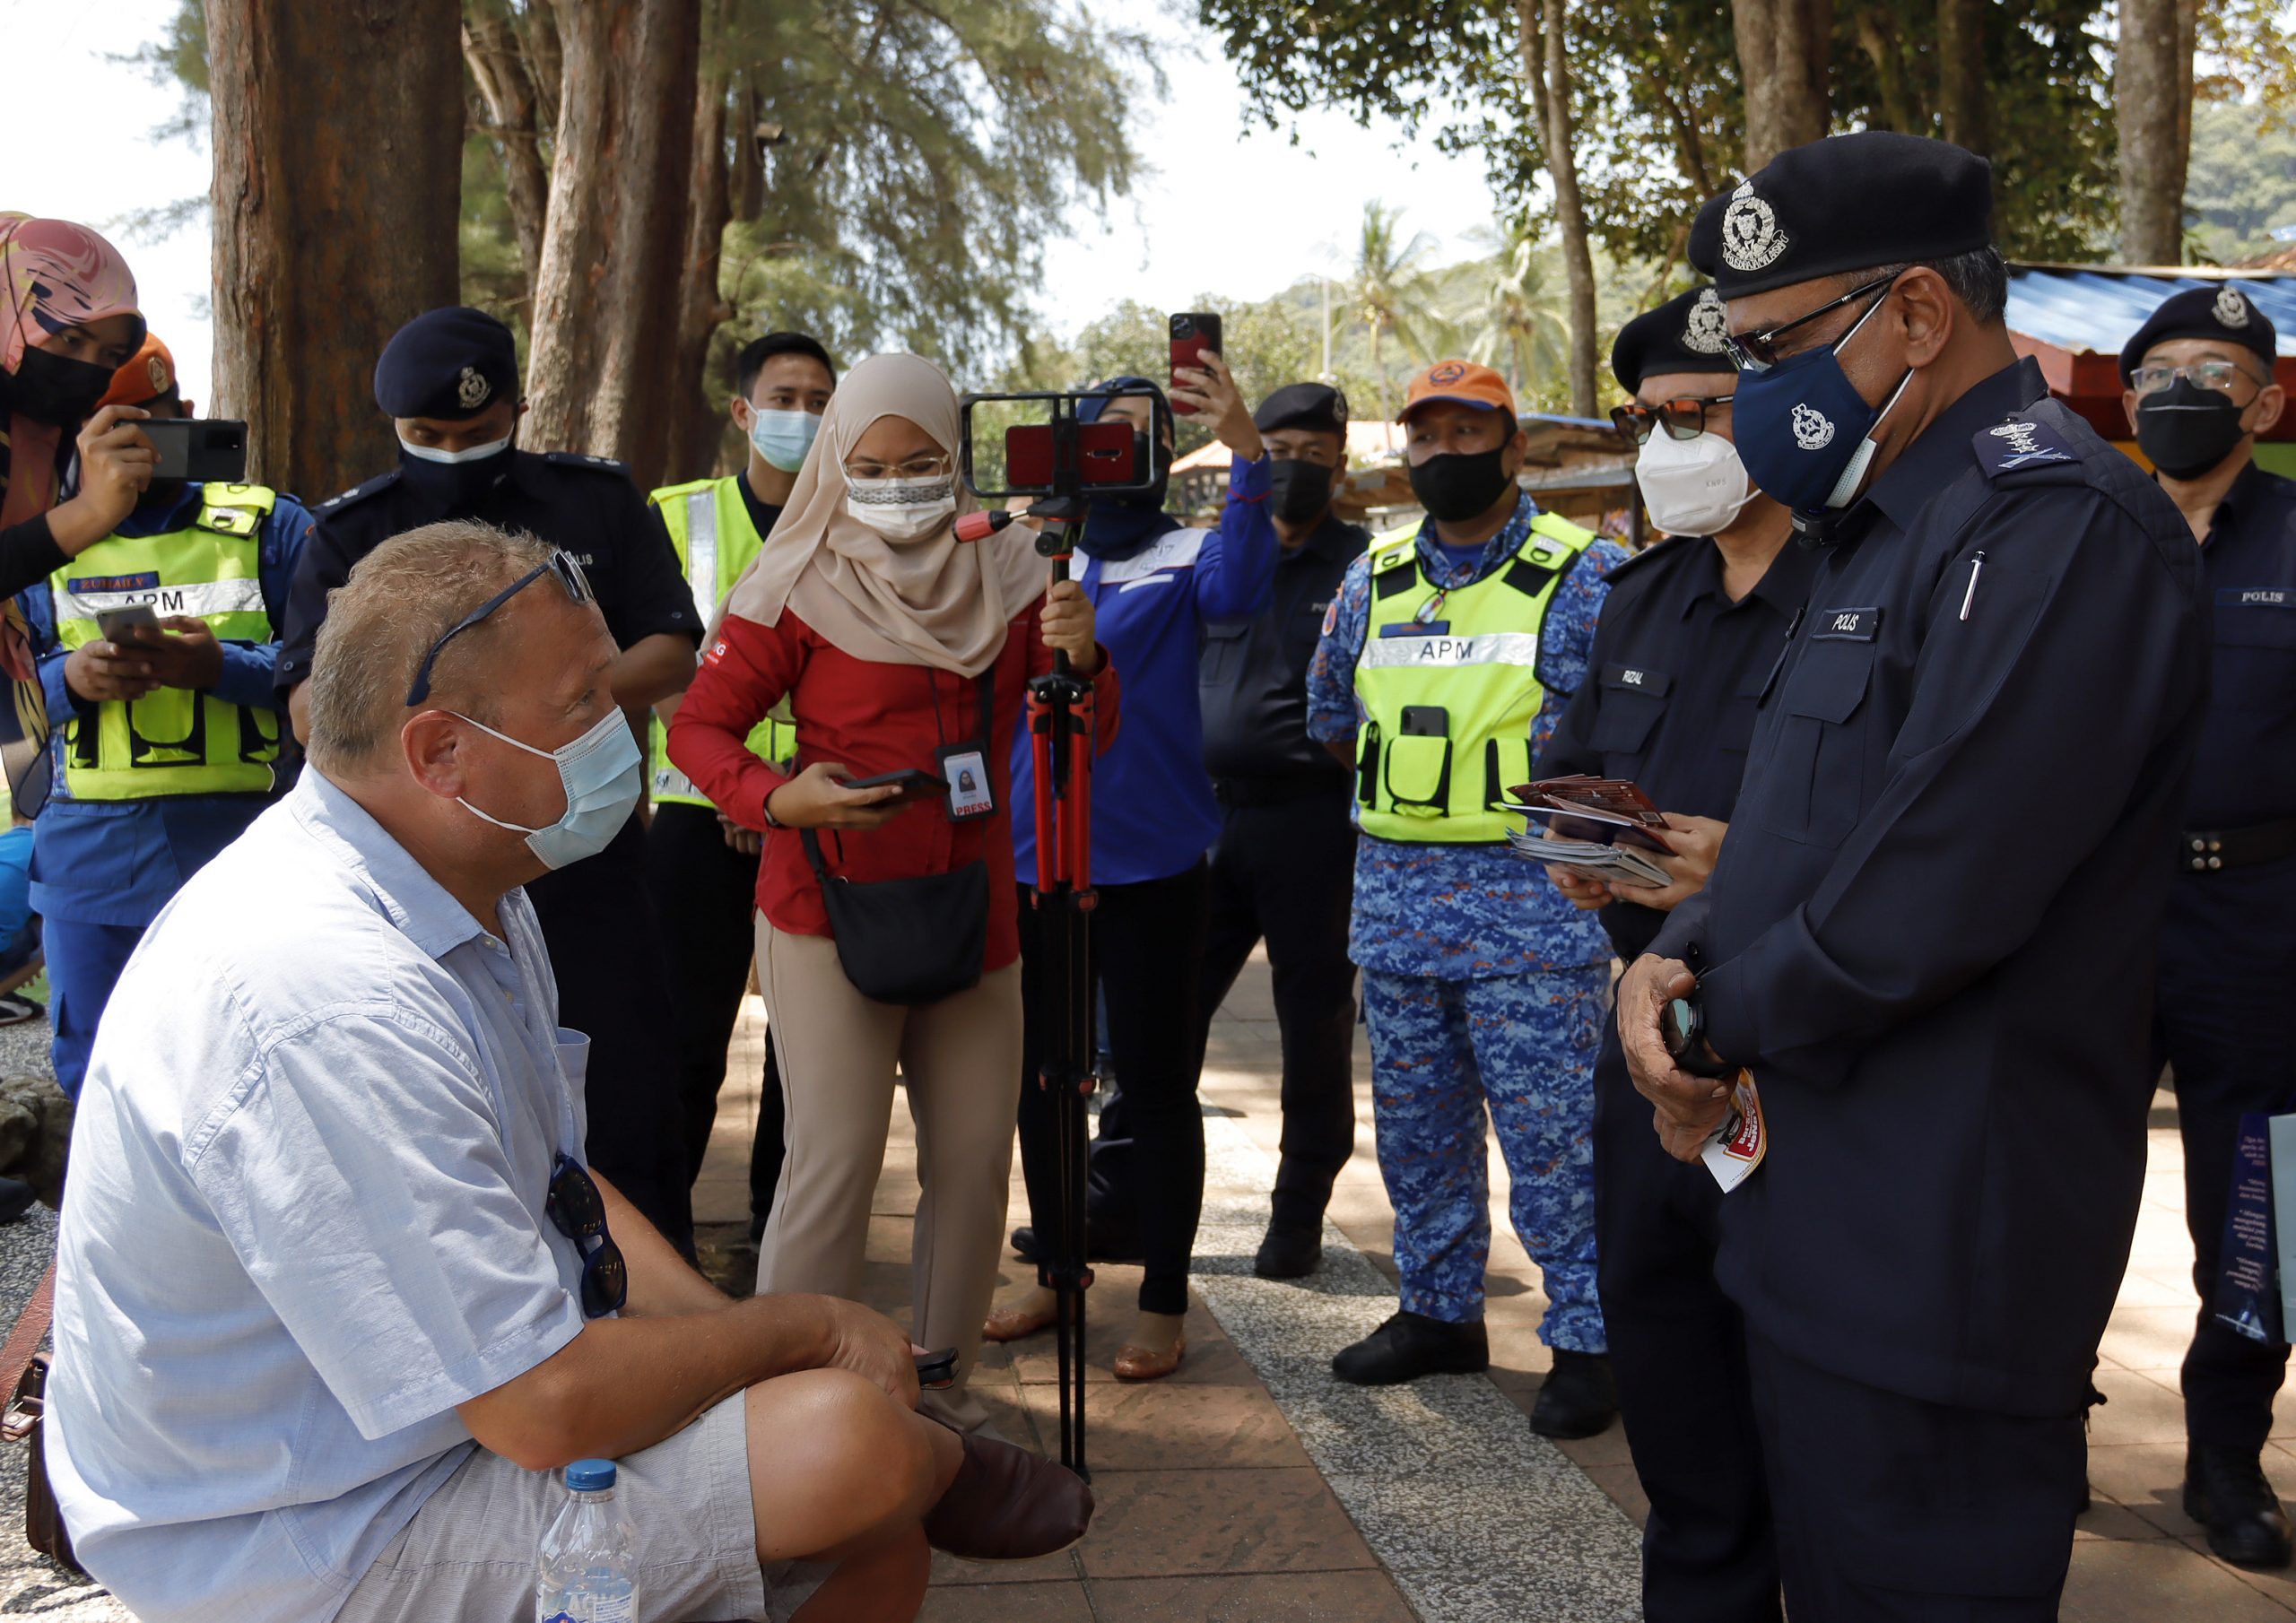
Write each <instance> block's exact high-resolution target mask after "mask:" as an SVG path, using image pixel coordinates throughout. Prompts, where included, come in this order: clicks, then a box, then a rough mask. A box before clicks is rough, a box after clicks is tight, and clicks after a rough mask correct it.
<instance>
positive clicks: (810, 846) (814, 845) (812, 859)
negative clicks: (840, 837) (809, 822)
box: [797, 829, 831, 890]
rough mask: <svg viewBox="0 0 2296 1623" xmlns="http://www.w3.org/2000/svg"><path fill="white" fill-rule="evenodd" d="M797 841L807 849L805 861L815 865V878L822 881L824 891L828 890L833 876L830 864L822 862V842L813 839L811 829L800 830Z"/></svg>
mask: <svg viewBox="0 0 2296 1623" xmlns="http://www.w3.org/2000/svg"><path fill="white" fill-rule="evenodd" d="M797 841H798V843H799V844H800V845H802V846H804V847H805V860H806V861H807V862H809V863H811V864H813V877H814V878H815V879H817V880H819V881H821V882H822V890H828V889H829V881H830V878H831V874H830V871H829V864H827V863H825V862H823V861H822V842H821V841H820V840H818V839H816V838H813V830H812V829H798V830H797Z"/></svg>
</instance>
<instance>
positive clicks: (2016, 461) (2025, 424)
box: [1970, 412, 2081, 480]
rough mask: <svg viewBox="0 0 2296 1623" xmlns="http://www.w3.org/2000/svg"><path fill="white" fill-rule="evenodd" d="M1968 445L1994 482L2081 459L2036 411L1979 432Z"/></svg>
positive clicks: (2023, 413)
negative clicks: (2013, 475)
mask: <svg viewBox="0 0 2296 1623" xmlns="http://www.w3.org/2000/svg"><path fill="white" fill-rule="evenodd" d="M1970 446H1971V447H1972V448H1974V449H1975V450H1976V452H1977V460H1978V465H1979V466H1980V467H1982V468H1983V469H1984V470H1985V476H1986V477H1987V479H1993V480H1999V479H2003V478H2005V477H2007V476H2008V475H2009V474H2012V473H2026V472H2029V471H2031V470H2032V469H2035V468H2046V467H2053V466H2055V465H2057V464H2059V463H2077V462H2079V461H2080V460H2081V454H2080V453H2079V452H2078V451H2075V450H2074V448H2073V447H2071V446H2069V445H2067V444H2066V442H2065V437H2064V436H2063V435H2062V434H2060V433H2058V432H2057V429H2056V428H2055V427H2054V426H2053V425H2052V424H2050V423H2048V422H2045V421H2041V420H2040V413H2038V412H2021V413H2019V414H2018V415H2016V416H2013V417H2011V418H2009V419H2008V420H2007V421H2003V422H1997V423H1995V424H1994V425H1993V426H1992V427H1990V428H1984V429H1979V430H1978V431H1977V432H1976V433H1975V434H1973V435H1971V436H1970Z"/></svg>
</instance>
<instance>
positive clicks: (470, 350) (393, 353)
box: [375, 304, 518, 420]
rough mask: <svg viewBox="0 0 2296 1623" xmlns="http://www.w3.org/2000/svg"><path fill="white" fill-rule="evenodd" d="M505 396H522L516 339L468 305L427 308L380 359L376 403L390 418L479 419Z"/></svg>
mask: <svg viewBox="0 0 2296 1623" xmlns="http://www.w3.org/2000/svg"><path fill="white" fill-rule="evenodd" d="M506 397H507V398H509V399H511V400H516V399H517V397H518V346H517V341H516V340H514V339H513V338H512V337H511V336H510V329H509V327H506V326H504V325H502V324H501V323H500V322H499V321H497V320H495V319H494V317H491V316H490V315H488V314H487V313H486V312H485V311H484V310H474V309H472V308H470V307H469V306H468V305H463V304H458V305H452V306H449V307H448V308H446V309H442V310H425V311H423V312H422V315H420V316H417V317H415V318H414V319H413V320H412V321H410V322H408V323H407V324H406V325H404V326H403V327H401V328H399V330H398V331H397V332H396V333H394V334H391V341H390V342H389V343H387V344H385V345H384V346H383V358H382V359H381V360H378V361H377V362H375V404H377V405H378V406H380V407H382V408H383V413H384V415H385V416H387V417H440V418H447V419H450V420H451V419H454V418H458V417H475V416H477V415H478V414H479V413H480V412H483V411H484V410H486V408H487V407H488V406H491V405H492V404H494V403H495V402H496V401H498V400H501V399H504V398H506Z"/></svg>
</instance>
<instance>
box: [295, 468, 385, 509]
mask: <svg viewBox="0 0 2296 1623" xmlns="http://www.w3.org/2000/svg"><path fill="white" fill-rule="evenodd" d="M398 474H399V471H398V470H397V469H396V468H393V469H392V470H391V471H390V472H389V473H378V474H376V475H375V476H374V477H373V478H372V479H370V480H369V481H368V482H366V483H365V484H355V485H352V487H351V488H350V489H349V490H345V491H344V493H343V494H342V495H340V496H330V497H328V498H327V499H326V500H325V501H323V502H321V503H319V505H318V506H317V507H316V508H312V509H311V511H312V512H314V513H317V514H330V513H340V512H342V511H343V509H344V508H347V507H351V506H352V505H353V504H355V503H358V502H361V501H364V500H366V499H367V498H369V497H370V496H379V495H380V494H382V493H383V492H384V491H385V490H389V489H390V488H391V487H392V486H393V485H395V484H396V483H397V482H398Z"/></svg>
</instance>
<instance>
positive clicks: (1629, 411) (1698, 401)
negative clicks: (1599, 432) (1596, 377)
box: [1611, 395, 1731, 446]
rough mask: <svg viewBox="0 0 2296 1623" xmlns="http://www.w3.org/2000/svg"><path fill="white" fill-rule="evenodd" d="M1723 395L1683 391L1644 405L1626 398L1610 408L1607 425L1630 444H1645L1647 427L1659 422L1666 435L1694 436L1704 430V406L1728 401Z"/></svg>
mask: <svg viewBox="0 0 2296 1623" xmlns="http://www.w3.org/2000/svg"><path fill="white" fill-rule="evenodd" d="M1730 398H1731V397H1730V396H1729V395H1683V396H1682V397H1681V398H1680V399H1679V400H1662V401H1660V402H1659V403H1658V404H1657V405H1654V406H1647V405H1641V404H1635V403H1632V402H1630V403H1629V404H1625V405H1622V406H1613V407H1612V408H1611V426H1612V427H1613V428H1614V429H1616V430H1618V435H1619V438H1621V439H1623V440H1625V441H1626V443H1627V444H1629V445H1631V446H1639V445H1648V443H1649V441H1650V430H1653V429H1655V428H1657V427H1660V426H1661V425H1663V426H1664V427H1665V430H1666V437H1667V438H1670V439H1696V438H1698V437H1699V436H1700V434H1703V433H1705V432H1706V408H1707V407H1709V406H1726V405H1728V404H1730Z"/></svg>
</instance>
